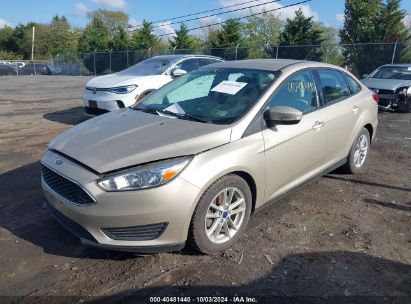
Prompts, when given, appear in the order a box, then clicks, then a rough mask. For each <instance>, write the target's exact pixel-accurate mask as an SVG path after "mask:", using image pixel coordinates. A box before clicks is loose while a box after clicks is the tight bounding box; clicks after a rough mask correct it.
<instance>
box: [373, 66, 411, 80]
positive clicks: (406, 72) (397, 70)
mask: <svg viewBox="0 0 411 304" xmlns="http://www.w3.org/2000/svg"><path fill="white" fill-rule="evenodd" d="M370 78H378V79H404V80H411V66H409V67H407V66H383V67H380V68H378V69H377V70H376V71H374V72H373V73H372V74H371V75H370Z"/></svg>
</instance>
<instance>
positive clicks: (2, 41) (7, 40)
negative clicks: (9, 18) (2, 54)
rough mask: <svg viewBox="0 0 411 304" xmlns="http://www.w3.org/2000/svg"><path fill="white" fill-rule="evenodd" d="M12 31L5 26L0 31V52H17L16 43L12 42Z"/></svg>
mask: <svg viewBox="0 0 411 304" xmlns="http://www.w3.org/2000/svg"><path fill="white" fill-rule="evenodd" d="M13 36H14V29H13V28H12V27H9V26H5V27H3V28H2V29H0V50H4V51H7V52H15V51H17V47H16V43H15V41H14V37H13Z"/></svg>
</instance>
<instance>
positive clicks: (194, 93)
mask: <svg viewBox="0 0 411 304" xmlns="http://www.w3.org/2000/svg"><path fill="white" fill-rule="evenodd" d="M277 73H278V72H273V71H260V70H248V69H232V68H214V69H213V68H209V69H200V70H197V71H194V72H191V73H189V74H187V75H184V76H182V77H179V78H177V79H176V80H174V81H172V82H170V83H169V84H167V85H165V86H164V87H162V88H161V89H159V90H157V91H155V92H154V93H152V94H151V95H149V96H148V97H146V98H145V99H143V100H142V101H141V102H140V103H138V104H137V105H136V106H134V109H135V110H141V111H146V112H150V113H153V114H158V115H167V116H169V115H170V114H173V115H172V116H174V117H177V118H185V119H187V118H188V119H190V118H191V119H192V120H197V121H203V122H209V123H215V124H231V123H232V122H234V121H236V120H237V119H238V118H240V117H242V116H243V115H244V114H245V113H246V112H247V111H248V110H249V109H250V108H251V107H252V106H253V105H254V104H255V102H256V101H257V100H258V98H259V97H260V96H261V95H262V93H263V92H264V91H265V89H266V88H268V87H269V86H270V84H271V83H272V82H273V81H274V80H275V79H276V78H277Z"/></svg>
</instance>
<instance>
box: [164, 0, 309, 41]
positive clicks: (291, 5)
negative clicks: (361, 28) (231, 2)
mask: <svg viewBox="0 0 411 304" xmlns="http://www.w3.org/2000/svg"><path fill="white" fill-rule="evenodd" d="M311 1H312V0H305V1H300V2H296V3H293V4H289V5H286V6H282V7H279V8H275V9H272V10H267V11H263V12H260V13H255V14H251V15H247V16H243V17H238V18H232V19H234V20H241V19H244V18H248V17H253V16H257V15H262V14H264V13H270V12H274V11H279V10H282V9H285V8H287V7H293V6H296V5H300V4H303V3H307V2H311ZM224 22H225V21H221V22H217V23H212V24H207V25H203V26H198V27H193V28H189V29H188V31H189V32H190V31H194V30H198V29H202V28H205V27H210V26H215V25H220V24H223V23H224ZM170 35H174V33H168V34H162V35H157V36H156V37H157V38H159V37H164V36H170Z"/></svg>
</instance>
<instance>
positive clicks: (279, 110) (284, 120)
mask: <svg viewBox="0 0 411 304" xmlns="http://www.w3.org/2000/svg"><path fill="white" fill-rule="evenodd" d="M302 118H303V113H302V112H301V111H299V110H297V109H295V108H291V107H287V106H275V107H272V108H270V109H269V110H267V112H266V115H265V119H266V121H267V122H269V123H276V124H280V125H294V124H298V123H299V122H300V120H301V119H302Z"/></svg>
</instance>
